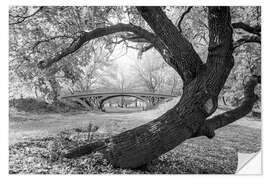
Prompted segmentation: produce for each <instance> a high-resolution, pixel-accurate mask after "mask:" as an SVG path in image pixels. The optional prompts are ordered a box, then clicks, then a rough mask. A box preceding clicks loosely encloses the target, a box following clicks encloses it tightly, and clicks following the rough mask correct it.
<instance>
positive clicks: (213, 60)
mask: <svg viewBox="0 0 270 180" xmlns="http://www.w3.org/2000/svg"><path fill="white" fill-rule="evenodd" d="M208 27H209V46H208V57H207V62H206V66H207V74H208V79H207V84H206V86H207V89H209V90H210V91H211V92H212V94H213V95H214V96H216V97H217V96H218V94H219V92H220V91H221V89H222V88H223V86H224V84H225V82H226V80H227V77H228V75H229V74H230V71H231V69H232V67H233V65H234V60H233V56H232V53H233V43H232V42H233V39H232V33H233V32H232V27H231V16H230V8H229V7H223V6H221V7H209V13H208Z"/></svg>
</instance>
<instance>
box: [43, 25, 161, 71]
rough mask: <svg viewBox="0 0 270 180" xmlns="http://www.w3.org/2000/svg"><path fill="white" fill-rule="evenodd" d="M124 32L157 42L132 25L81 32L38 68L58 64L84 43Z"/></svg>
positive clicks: (151, 36) (150, 34)
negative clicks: (73, 40)
mask: <svg viewBox="0 0 270 180" xmlns="http://www.w3.org/2000/svg"><path fill="white" fill-rule="evenodd" d="M125 31H127V32H133V33H134V34H137V35H138V36H140V37H142V38H144V39H146V40H148V41H149V42H155V41H157V38H156V37H155V35H154V34H153V33H150V32H148V31H147V30H145V29H143V28H141V27H139V26H135V25H132V24H122V23H120V24H117V25H113V26H109V27H104V28H97V29H94V30H93V31H90V32H83V33H82V34H81V36H80V37H79V38H78V40H76V41H75V42H74V43H72V44H71V45H70V46H69V47H68V48H66V49H64V50H63V51H61V52H60V53H58V54H56V56H55V57H53V58H51V59H47V60H46V61H41V62H39V63H38V67H39V68H41V69H44V68H48V67H50V66H51V65H52V64H53V63H55V62H58V61H59V60H61V59H62V58H64V57H65V56H67V55H69V54H72V53H74V52H75V51H77V50H78V49H79V48H80V47H82V46H83V45H84V43H86V42H88V41H90V40H92V39H95V38H98V37H102V36H106V35H109V34H114V33H117V32H125ZM155 45H157V43H155Z"/></svg>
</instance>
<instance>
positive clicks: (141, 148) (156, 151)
mask: <svg viewBox="0 0 270 180" xmlns="http://www.w3.org/2000/svg"><path fill="white" fill-rule="evenodd" d="M137 9H138V11H139V12H140V14H141V15H142V17H143V18H144V19H145V20H146V22H147V23H148V25H149V26H150V27H151V28H152V30H153V31H154V33H155V34H153V33H150V32H147V31H146V30H143V29H141V28H140V27H137V26H135V25H123V24H119V25H114V26H111V27H109V28H107V29H105V28H100V29H99V30H100V32H101V33H99V34H98V33H97V30H93V31H92V32H87V33H84V34H82V36H81V38H80V39H79V40H78V42H75V43H73V45H72V46H70V47H68V48H67V49H65V50H63V52H62V53H60V54H59V55H57V56H55V58H52V59H48V60H47V61H46V62H40V63H39V66H40V67H41V68H45V67H47V66H50V65H51V64H52V63H54V62H57V61H59V60H60V59H61V58H62V57H64V56H66V55H67V54H70V53H73V52H75V51H76V50H77V49H78V48H79V47H81V46H82V44H83V43H85V42H87V41H89V40H91V39H93V38H96V37H99V36H103V35H107V34H110V33H115V32H121V31H131V32H133V33H135V34H137V35H139V36H141V37H142V38H144V39H146V40H148V41H149V42H151V43H152V45H153V46H154V47H155V48H156V49H157V50H158V51H159V52H160V54H161V55H162V56H163V58H164V60H165V61H166V62H167V63H168V64H169V65H170V66H172V67H173V68H174V69H175V70H176V71H177V72H178V74H179V75H180V76H181V78H182V80H183V84H184V88H183V94H182V97H181V99H180V101H179V102H178V103H177V104H176V105H175V106H174V107H173V108H172V109H170V110H169V111H167V112H166V113H165V114H163V115H162V116H161V117H159V118H157V119H155V120H153V121H151V122H149V123H147V124H144V125H141V126H139V127H136V128H134V129H131V130H128V131H125V132H123V133H120V134H118V135H116V136H113V137H111V138H108V139H106V140H105V141H100V142H95V143H91V144H88V145H86V146H81V147H78V148H75V149H73V150H71V151H70V152H68V153H66V154H65V157H68V158H72V157H78V156H81V155H84V154H88V153H91V152H95V151H99V152H102V153H103V154H104V157H105V158H106V159H108V160H109V161H110V162H111V163H112V165H113V166H115V167H122V168H136V167H139V166H142V165H144V164H146V163H148V162H149V161H151V160H153V159H155V158H157V157H159V156H160V155H162V154H163V153H166V152H168V151H169V150H171V149H173V148H175V147H176V146H177V145H179V144H181V143H182V142H183V141H185V140H186V139H189V138H192V137H196V136H202V135H204V136H207V137H209V138H212V137H214V130H215V129H217V128H220V127H223V126H225V125H227V124H228V123H231V122H233V121H235V120H237V119H239V118H241V117H243V116H244V115H245V114H246V113H248V112H249V111H250V110H251V108H252V106H253V104H254V102H255V101H256V100H257V97H256V95H255V94H254V93H253V89H254V87H255V86H256V84H257V83H258V78H257V77H252V78H251V79H250V81H249V82H248V84H247V88H246V90H245V97H246V100H245V101H244V102H243V104H242V105H241V106H240V107H239V108H237V109H235V110H232V111H230V112H226V114H220V115H219V116H216V117H214V118H212V119H209V120H207V117H209V116H210V115H211V114H212V113H213V112H214V111H215V110H216V108H217V104H218V102H217V101H218V95H219V93H220V91H221V89H222V88H223V86H224V84H225V81H226V79H227V77H228V75H229V73H230V71H231V69H232V67H233V63H234V62H233V56H232V53H233V49H234V47H233V41H232V26H231V17H230V9H229V7H209V12H208V14H209V16H208V27H209V47H208V58H207V61H206V63H203V62H202V61H201V59H200V57H199V56H198V54H197V53H196V52H195V50H194V49H193V47H192V45H191V43H190V42H188V40H187V39H186V38H185V37H184V36H183V35H182V34H181V32H180V31H179V30H178V29H177V28H176V26H174V25H173V23H172V22H171V21H170V20H169V19H168V17H167V16H166V14H165V13H164V12H163V11H162V9H161V8H160V7H137ZM100 34H101V35H100Z"/></svg>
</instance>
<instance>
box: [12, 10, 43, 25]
mask: <svg viewBox="0 0 270 180" xmlns="http://www.w3.org/2000/svg"><path fill="white" fill-rule="evenodd" d="M43 8H44V7H43V6H41V7H39V8H38V10H36V11H35V12H34V13H32V14H30V15H28V16H20V15H16V16H13V15H11V14H10V16H11V17H14V18H18V19H17V20H16V21H15V22H13V23H9V25H15V24H20V23H22V22H24V21H25V20H26V19H28V18H30V17H32V16H35V15H36V14H37V13H39V12H40V11H41V10H42V9H43ZM26 13H27V11H26V12H25V13H23V15H24V14H26Z"/></svg>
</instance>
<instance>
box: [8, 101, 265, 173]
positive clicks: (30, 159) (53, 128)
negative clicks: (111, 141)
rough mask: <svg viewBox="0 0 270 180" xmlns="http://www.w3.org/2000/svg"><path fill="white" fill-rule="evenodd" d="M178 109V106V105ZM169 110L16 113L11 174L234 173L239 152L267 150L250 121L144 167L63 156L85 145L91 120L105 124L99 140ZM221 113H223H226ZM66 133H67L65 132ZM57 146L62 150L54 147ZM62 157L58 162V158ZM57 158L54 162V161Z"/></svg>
mask: <svg viewBox="0 0 270 180" xmlns="http://www.w3.org/2000/svg"><path fill="white" fill-rule="evenodd" d="M172 105H173V104H172ZM168 108H170V107H169V106H168V107H165V106H164V107H162V106H160V107H158V108H157V109H154V110H149V111H142V112H132V113H90V112H81V113H62V114H59V113H55V114H53V113H49V114H46V113H45V114H41V115H37V114H34V113H24V112H17V111H16V110H14V109H10V124H9V128H10V129H9V132H10V139H9V140H10V146H9V152H10V154H9V173H11V174H13V173H21V174H100V173H110V174H142V173H150V174H182V173H190V174H194V173H200V174H203V173H207V174H209V173H210V174H220V173H222V174H231V173H234V172H235V170H236V168H237V153H238V152H241V153H252V152H257V151H259V150H260V148H261V129H260V128H261V122H260V121H254V118H249V117H245V118H242V119H240V120H238V121H236V122H235V123H233V124H231V125H228V126H226V127H224V128H221V129H219V130H217V131H216V136H215V137H214V138H213V139H211V140H209V139H207V138H206V137H198V138H193V139H189V140H187V141H185V142H184V143H182V144H181V145H179V146H177V147H176V148H174V149H173V150H171V151H170V152H167V153H166V154H164V155H162V156H161V157H159V158H158V159H156V160H154V161H152V162H151V163H149V164H148V165H147V166H146V167H145V168H144V169H137V170H130V169H119V168H112V166H111V165H110V164H109V163H108V162H107V161H106V160H104V159H103V158H102V156H101V155H100V154H98V153H96V154H92V155H88V156H83V157H80V158H77V159H65V158H58V157H60V156H59V155H60V152H61V151H65V150H66V149H69V148H71V147H74V146H78V145H79V144H82V143H85V141H86V139H87V132H85V131H83V132H81V133H77V132H75V129H76V128H86V127H87V125H88V124H89V122H91V123H92V124H94V125H96V126H99V130H98V131H97V132H96V133H94V139H102V138H106V137H108V136H112V135H114V134H117V133H120V132H123V131H125V130H127V129H131V128H133V127H136V126H138V125H141V124H144V123H146V122H148V121H150V120H152V119H153V118H155V117H158V116H159V115H161V114H162V113H163V112H164V111H166V110H167V109H168ZM220 112H221V110H219V112H218V113H220ZM59 132H62V133H59ZM54 147H57V148H54ZM54 153H56V157H57V158H55V159H54V158H52V155H54ZM53 159H54V160H53Z"/></svg>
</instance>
